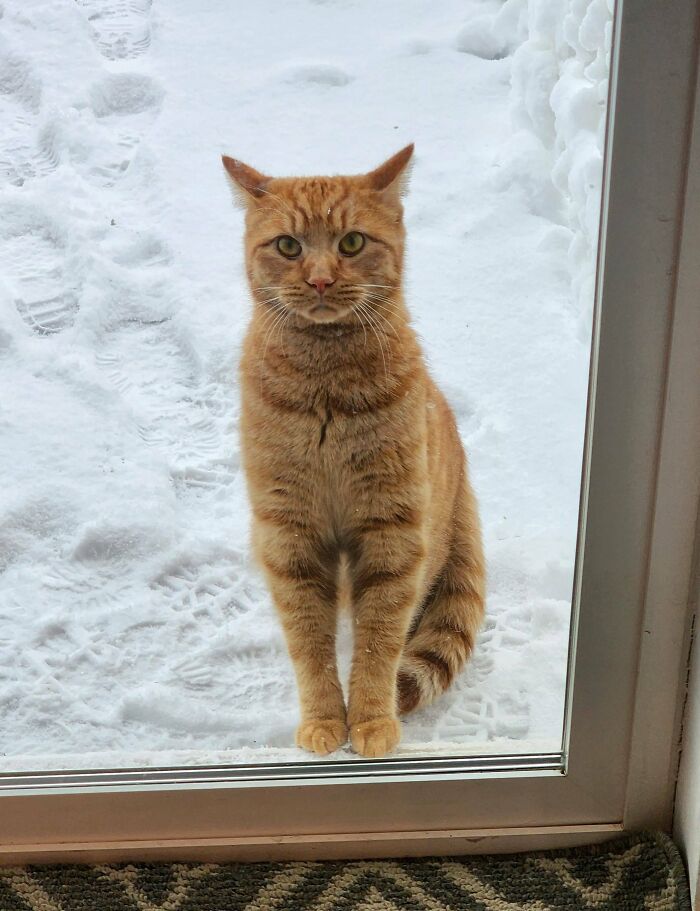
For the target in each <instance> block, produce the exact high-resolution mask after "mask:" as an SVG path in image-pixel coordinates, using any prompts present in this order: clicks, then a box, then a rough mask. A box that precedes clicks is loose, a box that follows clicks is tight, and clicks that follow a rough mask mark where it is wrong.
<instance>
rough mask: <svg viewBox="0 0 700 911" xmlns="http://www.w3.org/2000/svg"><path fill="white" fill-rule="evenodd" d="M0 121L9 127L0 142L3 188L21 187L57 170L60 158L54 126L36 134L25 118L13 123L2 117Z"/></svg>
mask: <svg viewBox="0 0 700 911" xmlns="http://www.w3.org/2000/svg"><path fill="white" fill-rule="evenodd" d="M0 120H3V121H4V122H5V123H6V124H7V129H6V130H5V131H4V133H3V136H2V139H1V140H0V185H2V184H13V185H14V186H16V187H21V186H24V184H25V183H26V182H27V181H28V180H33V179H35V178H37V177H44V176H45V175H47V174H50V173H51V172H52V171H55V170H56V168H57V167H58V163H59V161H60V156H59V152H58V148H57V145H56V141H55V140H56V132H55V130H54V128H53V126H51V125H47V126H45V127H44V128H43V129H41V130H38V131H37V129H36V127H35V126H34V124H31V123H28V122H27V120H26V119H24V118H21V119H19V118H18V119H16V120H15V122H14V123H13V122H12V121H11V120H8V119H7V118H3V117H2V116H0Z"/></svg>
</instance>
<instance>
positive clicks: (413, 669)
mask: <svg viewBox="0 0 700 911" xmlns="http://www.w3.org/2000/svg"><path fill="white" fill-rule="evenodd" d="M485 587H486V572H485V565H484V555H483V548H482V543H481V532H480V528H479V520H478V515H477V511H476V502H475V500H474V496H473V494H472V492H471V490H470V488H469V487H468V486H466V490H465V492H464V495H463V497H462V498H461V502H460V503H459V504H457V510H456V513H455V518H454V527H453V538H452V543H451V547H450V552H449V555H448V558H447V561H446V563H445V565H444V567H443V568H442V570H441V572H440V573H439V575H438V577H437V579H436V580H435V583H434V584H433V586H432V587H431V589H430V591H429V592H428V594H427V596H426V598H425V601H424V603H423V605H422V606H421V609H420V612H419V619H418V624H417V626H416V627H415V629H414V631H413V632H412V633H411V634H410V635H409V637H408V639H407V641H406V645H405V647H404V652H403V656H402V658H401V663H400V665H399V674H398V680H397V684H398V703H399V704H398V709H399V712H400V713H401V714H403V713H405V712H411V711H413V710H414V709H417V708H421V707H422V706H425V705H429V704H430V703H431V702H432V701H433V699H435V698H436V697H437V696H439V695H440V694H441V693H444V691H445V690H446V689H447V688H448V687H449V686H450V684H451V683H452V681H453V680H454V679H455V677H456V676H457V674H459V672H460V671H461V670H462V668H463V667H464V665H465V663H466V661H467V659H468V658H469V656H470V655H471V653H472V650H473V648H474V643H475V641H476V636H477V634H478V632H479V629H480V627H481V624H482V622H483V619H484V596H485Z"/></svg>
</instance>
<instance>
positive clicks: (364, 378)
mask: <svg viewBox="0 0 700 911" xmlns="http://www.w3.org/2000/svg"><path fill="white" fill-rule="evenodd" d="M411 151H412V148H411V147H409V148H408V149H404V150H403V151H402V152H400V153H398V155H396V156H394V157H393V158H391V159H389V161H387V162H385V163H384V164H383V165H382V166H380V167H379V168H377V169H376V170H375V171H373V172H370V173H369V174H366V175H361V176H355V177H333V178H322V177H319V178H278V179H274V178H268V177H266V176H265V175H263V174H261V173H260V172H258V171H255V170H253V169H252V168H249V167H248V166H246V165H244V164H242V163H241V162H239V161H236V160H234V159H228V158H224V165H225V166H226V169H227V172H228V174H229V176H230V178H231V182H232V185H233V188H234V191H235V193H236V194H237V196H238V198H239V199H242V201H243V202H244V204H245V206H246V209H247V212H246V236H245V248H246V266H247V274H248V279H249V283H250V287H251V291H252V295H253V304H254V306H253V315H252V319H251V322H250V325H249V328H248V332H247V335H246V339H245V343H244V350H243V357H242V360H241V389H242V418H241V439H242V447H243V455H244V464H245V469H246V476H247V482H248V490H249V495H250V501H251V506H252V513H253V542H254V546H255V551H256V555H257V557H258V559H259V561H260V563H261V565H262V567H263V569H264V571H265V574H266V577H267V581H268V585H269V587H270V591H271V593H272V596H273V599H274V601H275V605H276V607H277V610H278V613H279V616H280V619H281V622H282V626H283V628H284V632H285V636H286V640H287V645H288V649H289V653H290V656H291V658H292V661H293V664H294V669H295V674H296V678H297V684H298V689H299V696H300V703H301V715H302V721H301V725H300V727H299V729H298V732H297V742H298V744H299V745H300V746H302V747H304V748H306V749H309V750H313V751H314V752H316V753H318V754H320V755H324V754H326V753H329V752H331V751H333V750H335V749H337V748H338V747H340V746H341V745H342V744H343V743H345V741H346V740H347V738H348V734H349V736H350V739H351V742H352V745H353V747H354V749H355V750H356V751H358V752H359V753H361V754H363V755H365V756H380V755H384V754H385V753H387V752H390V751H391V750H392V749H394V747H395V746H396V745H397V743H398V741H399V737H400V725H399V722H398V719H397V713H398V711H410V710H411V709H414V708H416V707H418V706H420V705H425V704H427V703H428V702H430V701H431V700H432V699H434V698H435V697H436V696H437V695H439V693H441V692H442V691H444V690H445V689H446V688H447V687H448V686H449V685H450V683H451V682H452V681H453V679H454V677H455V675H456V674H457V673H458V672H459V671H460V669H461V668H462V667H463V665H464V663H465V661H466V660H467V658H468V657H469V654H470V652H471V650H472V647H473V644H474V640H475V637H476V635H477V632H478V629H479V626H480V624H481V621H482V617H483V610H484V607H483V602H484V561H483V555H482V546H481V536H480V530H479V520H478V514H477V507H476V501H475V499H474V495H473V492H472V490H471V488H470V485H469V482H468V478H467V468H466V460H465V457H464V453H463V450H462V446H461V443H460V440H459V436H458V434H457V429H456V425H455V422H454V418H453V415H452V413H451V411H450V409H449V406H448V405H447V403H446V401H445V399H444V397H443V396H442V394H441V393H440V391H439V390H438V389H437V387H436V386H435V384H434V383H433V381H432V380H431V378H430V376H429V375H428V372H427V369H426V366H425V362H424V359H423V356H422V353H421V350H420V347H419V345H418V341H417V339H416V336H415V333H414V332H413V329H412V328H411V326H410V320H409V316H408V312H407V310H406V307H405V303H404V300H403V295H402V291H401V273H402V262H403V252H404V227H403V219H402V206H401V193H402V191H403V185H404V179H405V174H406V167H407V164H408V162H409V159H410V156H411ZM350 231H360V232H362V234H363V235H364V237H365V245H364V247H363V248H362V250H361V251H360V252H359V253H358V254H357V255H356V256H343V255H342V254H341V252H339V249H338V241H339V240H340V238H342V237H343V236H344V235H345V234H346V233H348V232H350ZM281 235H289V236H291V237H293V238H295V239H296V240H298V241H299V242H300V243H301V245H302V253H301V254H300V255H299V256H298V257H297V258H295V259H287V258H285V257H284V256H283V255H282V254H281V253H280V252H279V251H278V249H277V246H276V238H278V237H279V236H281ZM317 279H322V280H323V283H325V284H326V285H327V287H326V289H325V291H323V293H322V294H321V292H320V291H319V285H318V283H316V284H315V285H314V284H313V283H312V284H310V282H317ZM321 290H322V289H321ZM344 589H345V594H346V596H347V600H348V601H349V605H350V610H351V611H352V614H353V620H354V633H355V636H354V653H353V664H352V671H351V676H350V684H349V698H348V704H347V708H346V705H345V698H344V694H343V690H342V687H341V685H340V682H339V679H338V671H337V665H336V654H335V631H336V618H337V610H338V604H339V601H342V600H343V597H342V595H343V591H344Z"/></svg>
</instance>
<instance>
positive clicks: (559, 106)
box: [462, 0, 614, 343]
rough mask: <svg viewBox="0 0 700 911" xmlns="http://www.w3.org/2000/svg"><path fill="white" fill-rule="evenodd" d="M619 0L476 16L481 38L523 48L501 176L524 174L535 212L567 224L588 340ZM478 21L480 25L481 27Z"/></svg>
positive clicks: (562, 236) (556, 236) (564, 2)
mask: <svg viewBox="0 0 700 911" xmlns="http://www.w3.org/2000/svg"><path fill="white" fill-rule="evenodd" d="M613 8H614V0H506V2H505V3H504V4H503V6H502V8H501V9H500V11H499V12H498V13H497V14H496V15H495V16H492V17H485V18H484V21H483V22H482V23H476V25H475V24H474V23H471V24H470V26H469V28H470V29H471V30H472V31H471V33H470V35H469V36H462V41H463V43H465V42H466V41H467V37H469V39H470V41H471V44H472V45H473V46H474V47H475V48H478V47H481V48H483V47H488V48H489V49H490V51H491V52H492V53H493V54H495V53H498V54H505V53H508V52H509V51H511V50H513V51H514V53H513V58H512V69H511V97H510V105H511V115H512V118H513V123H514V126H515V127H516V129H517V130H518V131H519V132H518V133H516V135H515V136H514V137H513V143H512V145H511V147H510V148H509V149H508V151H507V153H506V155H505V160H504V161H502V162H501V164H502V173H501V183H502V185H504V186H508V185H512V184H518V185H520V186H521V187H522V188H523V189H524V191H525V193H526V195H527V197H528V201H529V203H530V205H531V207H532V210H533V211H534V212H537V213H539V214H542V215H544V216H545V217H547V218H550V219H552V220H553V221H558V222H560V223H561V225H562V228H563V229H562V230H560V231H558V232H553V234H552V238H551V240H552V243H553V244H554V245H556V246H557V247H559V248H560V249H565V251H566V256H567V262H568V268H569V272H570V277H571V283H572V302H573V304H574V306H575V308H576V312H577V315H578V319H579V336H580V338H581V341H583V342H586V343H587V342H588V340H589V339H590V330H591V317H592V310H593V295H594V283H595V265H596V249H597V244H598V221H599V213H600V199H601V188H602V172H603V147H604V142H605V114H606V102H607V95H608V74H609V71H610V48H611V39H612V13H613ZM474 31H476V32H478V35H476V34H473V33H474Z"/></svg>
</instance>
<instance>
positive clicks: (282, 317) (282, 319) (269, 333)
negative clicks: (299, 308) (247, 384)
mask: <svg viewBox="0 0 700 911" xmlns="http://www.w3.org/2000/svg"><path fill="white" fill-rule="evenodd" d="M287 316H288V313H287V311H286V310H282V311H281V312H280V313H278V314H277V318H276V319H275V320H274V322H273V323H272V326H271V327H270V328H269V330H268V331H267V334H266V336H265V343H264V345H263V353H262V355H261V357H260V391H261V393H262V377H263V364H264V363H265V355H266V354H267V348H268V345H269V344H270V341H271V339H272V333H273V332H274V331H275V329H276V328H277V327H278V326H280V324H281V323H283V322H286V319H287Z"/></svg>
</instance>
